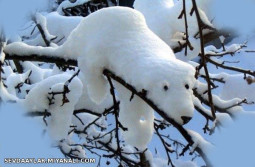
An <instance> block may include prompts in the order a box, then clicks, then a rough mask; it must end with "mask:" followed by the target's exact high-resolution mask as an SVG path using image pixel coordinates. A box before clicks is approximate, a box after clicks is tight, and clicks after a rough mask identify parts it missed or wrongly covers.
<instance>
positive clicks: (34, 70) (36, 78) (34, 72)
mask: <svg viewBox="0 0 255 167" xmlns="http://www.w3.org/2000/svg"><path fill="white" fill-rule="evenodd" d="M22 67H23V70H24V71H29V70H31V75H30V76H29V80H30V82H31V83H32V84H34V83H37V82H40V81H42V80H43V79H46V78H48V77H49V76H51V74H52V72H53V70H51V69H42V68H40V67H38V66H36V64H34V63H31V62H28V61H26V62H23V63H22Z"/></svg>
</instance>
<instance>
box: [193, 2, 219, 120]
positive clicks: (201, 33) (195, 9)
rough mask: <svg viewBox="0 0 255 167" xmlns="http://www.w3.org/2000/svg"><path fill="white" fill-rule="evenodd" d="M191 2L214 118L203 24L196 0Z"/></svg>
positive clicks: (213, 112)
mask: <svg viewBox="0 0 255 167" xmlns="http://www.w3.org/2000/svg"><path fill="white" fill-rule="evenodd" d="M192 3H193V10H194V12H195V14H196V17H197V24H198V28H199V34H200V45H201V46H200V47H201V53H200V56H201V63H202V65H203V67H204V71H205V76H206V82H207V85H208V99H209V103H210V107H211V112H212V116H213V118H214V119H216V115H215V108H214V104H213V98H212V91H211V82H210V75H209V72H208V68H207V65H206V59H205V50H204V37H203V28H202V27H203V25H202V20H201V18H200V14H199V11H198V8H197V4H196V0H192Z"/></svg>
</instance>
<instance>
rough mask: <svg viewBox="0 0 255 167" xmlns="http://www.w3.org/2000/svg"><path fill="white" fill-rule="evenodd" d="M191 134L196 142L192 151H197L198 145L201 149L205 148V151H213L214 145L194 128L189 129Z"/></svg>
mask: <svg viewBox="0 0 255 167" xmlns="http://www.w3.org/2000/svg"><path fill="white" fill-rule="evenodd" d="M187 131H188V133H189V135H190V136H191V138H192V141H193V142H194V143H193V144H192V146H191V147H192V148H191V150H190V152H191V153H193V152H194V151H195V149H196V148H197V147H198V148H200V149H201V150H203V151H204V152H205V153H207V152H209V151H211V150H212V149H213V145H212V144H211V143H209V142H208V141H206V140H205V139H204V138H203V137H202V136H201V135H200V134H199V133H197V132H196V131H193V130H187Z"/></svg>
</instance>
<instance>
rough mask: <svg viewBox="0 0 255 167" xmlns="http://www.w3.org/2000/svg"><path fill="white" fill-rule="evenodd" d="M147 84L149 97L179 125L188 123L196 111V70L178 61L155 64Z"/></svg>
mask: <svg viewBox="0 0 255 167" xmlns="http://www.w3.org/2000/svg"><path fill="white" fill-rule="evenodd" d="M152 67H153V70H151V71H150V73H149V75H145V77H146V76H147V77H150V79H148V78H147V79H148V80H150V81H149V82H147V84H146V87H147V88H146V90H148V91H147V97H148V98H149V99H150V100H152V101H153V102H154V103H155V105H157V107H158V108H159V109H161V110H162V111H164V112H165V113H166V114H167V115H168V116H169V117H170V118H172V119H174V120H175V121H176V122H177V123H179V124H181V125H182V124H186V123H188V122H189V121H190V120H191V118H192V116H193V111H194V105H193V90H192V88H193V87H194V84H195V81H196V79H195V77H194V76H195V70H194V68H193V67H192V66H191V65H189V64H187V63H184V62H182V61H180V60H177V59H172V60H171V61H162V62H155V63H154V65H153V66H152Z"/></svg>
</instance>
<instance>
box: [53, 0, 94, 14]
mask: <svg viewBox="0 0 255 167" xmlns="http://www.w3.org/2000/svg"><path fill="white" fill-rule="evenodd" d="M88 1H90V0H76V1H75V2H70V1H63V2H62V3H61V4H60V5H59V6H58V8H57V12H58V13H59V14H60V15H64V13H63V10H62V9H66V8H71V7H74V6H78V5H82V4H84V3H86V2H88Z"/></svg>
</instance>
